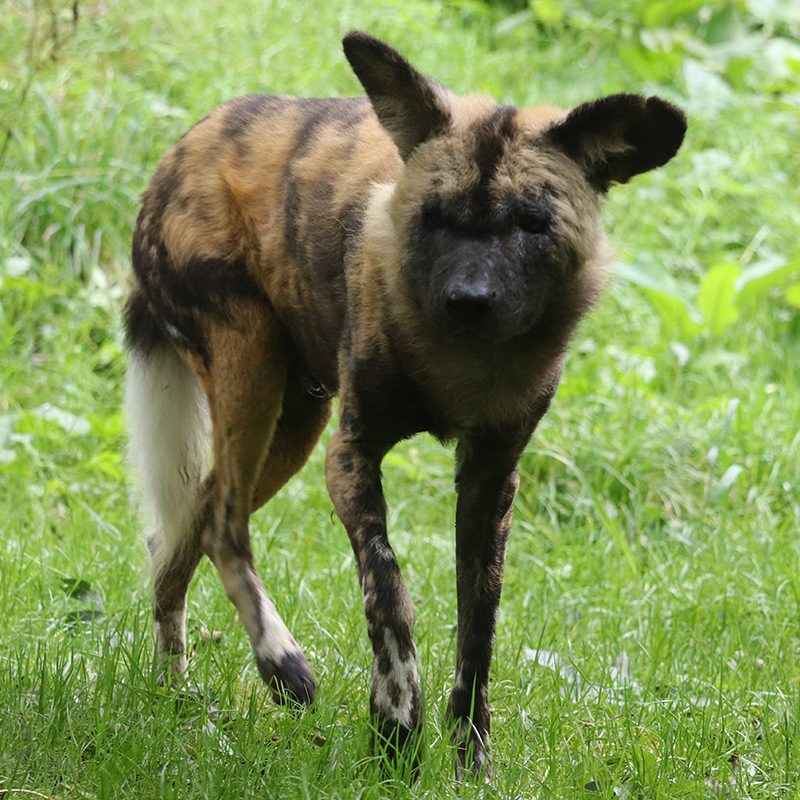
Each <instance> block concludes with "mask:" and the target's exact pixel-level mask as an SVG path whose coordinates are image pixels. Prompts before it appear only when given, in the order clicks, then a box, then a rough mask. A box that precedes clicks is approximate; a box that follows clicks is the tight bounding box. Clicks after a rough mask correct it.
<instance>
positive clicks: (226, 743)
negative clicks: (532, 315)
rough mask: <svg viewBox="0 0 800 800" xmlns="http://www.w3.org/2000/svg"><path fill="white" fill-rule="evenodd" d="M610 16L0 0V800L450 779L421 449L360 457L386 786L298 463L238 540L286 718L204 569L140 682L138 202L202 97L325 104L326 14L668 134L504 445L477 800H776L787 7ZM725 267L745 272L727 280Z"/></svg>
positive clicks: (322, 524)
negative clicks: (185, 626) (523, 439)
mask: <svg viewBox="0 0 800 800" xmlns="http://www.w3.org/2000/svg"><path fill="white" fill-rule="evenodd" d="M66 5H67V4H65V6H66ZM616 5H617V4H611V3H607V4H606V3H603V2H597V3H593V4H582V3H579V2H575V3H561V2H558V1H557V0H548V2H541V3H535V4H534V5H533V6H532V8H533V9H534V11H529V10H527V7H526V6H525V4H524V3H509V4H507V5H503V4H500V3H494V4H484V3H482V2H478V0H460V1H456V0H453V2H422V0H405V1H404V2H401V1H400V0H396V2H386V0H383V1H382V2H378V3H375V4H370V7H369V9H368V8H367V5H366V4H360V3H356V2H353V1H352V0H351V1H350V2H348V0H337V1H336V2H333V3H321V2H320V3H313V4H312V3H309V4H298V3H293V2H282V1H281V0H271V1H269V2H264V3H256V2H243V3H221V2H211V1H210V2H205V3H195V4H192V8H191V9H190V8H189V4H166V3H161V4H158V5H156V4H153V3H150V2H139V3H133V2H129V0H120V2H115V3H109V4H83V3H81V4H80V11H81V16H80V19H79V21H78V24H77V26H76V28H75V29H74V30H73V29H72V25H71V22H70V20H69V18H68V17H69V15H68V14H66V15H65V14H61V13H60V12H58V8H59V6H58V3H52V4H48V3H35V4H34V3H22V2H20V3H14V2H12V3H10V4H8V5H7V7H6V10H5V11H4V19H3V25H2V26H1V27H0V53H2V54H3V55H2V56H0V122H2V127H0V145H1V144H2V141H3V140H4V137H5V136H6V130H8V129H10V130H11V132H12V133H11V135H10V137H9V141H8V145H7V147H6V149H5V151H4V152H3V154H2V160H1V161H0V530H2V537H1V538H0V610H1V611H2V613H0V642H2V647H0V797H8V798H14V799H15V800H16V798H17V797H19V798H24V797H26V796H27V797H33V796H37V795H38V796H45V797H54V798H59V799H61V798H64V799H66V798H89V797H99V798H110V797H113V798H115V800H121V798H127V797H131V798H133V797H136V798H150V797H180V798H187V797H210V798H220V797H222V798H229V797H230V798H235V797H264V796H266V797H275V798H294V797H310V798H317V797H325V798H378V797H385V796H387V795H391V796H397V797H400V798H403V797H428V798H439V797H443V798H447V797H456V796H459V797H473V796H475V797H477V796H478V795H479V788H478V787H470V786H468V787H466V788H465V789H464V790H463V791H462V792H461V794H460V795H459V794H457V793H456V790H455V787H454V785H453V781H452V774H453V772H452V760H453V751H452V748H451V746H450V744H449V741H448V731H447V727H446V723H445V721H444V718H443V712H444V708H445V703H446V698H447V691H448V688H449V684H450V683H451V681H452V678H453V668H454V659H455V647H454V624H455V590H454V582H455V580H454V553H453V543H452V539H453V536H452V526H453V519H454V511H453V491H452V455H451V454H450V453H449V452H447V451H446V450H445V449H443V448H441V447H440V446H438V445H437V444H435V443H434V442H433V441H432V440H430V439H428V438H426V437H419V438H417V439H415V440H414V441H412V442H408V443H406V444H404V445H402V446H401V447H398V448H397V449H396V450H395V451H394V452H393V453H392V454H390V456H389V457H388V458H387V460H386V462H385V468H384V473H385V478H386V492H387V496H388V499H389V503H390V524H391V529H392V530H391V535H392V542H393V544H394V546H395V550H396V551H397V553H398V555H399V558H400V561H401V567H402V568H403V570H404V573H405V575H406V578H407V580H408V582H409V586H410V590H411V593H412V596H413V598H414V601H415V603H416V606H417V611H418V624H417V632H418V646H419V651H420V656H421V660H422V668H423V676H424V684H425V691H426V696H425V710H426V718H427V719H426V756H425V760H424V762H423V765H422V769H421V773H420V776H419V780H418V781H417V782H416V784H414V785H413V786H411V787H408V786H406V785H404V784H403V782H402V781H400V780H394V779H393V778H392V776H388V777H387V776H384V775H382V774H381V772H380V771H379V769H378V768H377V766H376V765H375V763H374V762H373V761H372V760H371V758H370V756H369V746H368V743H369V728H368V721H367V716H368V708H367V706H368V700H367V698H368V668H369V663H370V658H369V645H368V641H367V636H366V631H365V629H364V627H365V626H364V624H363V619H362V611H361V603H360V593H359V591H358V586H357V581H356V575H355V568H354V565H353V563H352V555H351V552H350V547H349V544H348V542H347V537H346V535H345V534H344V532H343V530H342V529H341V528H340V526H339V524H338V522H336V521H335V520H334V519H333V517H332V513H331V512H332V508H331V503H330V501H329V499H328V498H327V495H326V493H325V490H324V480H323V477H322V458H323V448H322V447H320V448H318V450H317V451H316V452H315V454H314V456H313V457H312V460H311V461H310V463H309V464H308V466H307V467H306V469H305V470H304V472H303V473H302V474H301V476H300V477H299V478H298V479H296V480H294V481H293V482H292V483H291V484H290V485H289V486H287V487H286V489H285V490H284V491H283V492H282V493H281V495H280V496H279V497H277V498H276V499H275V500H274V501H273V502H272V503H271V504H270V505H269V506H268V507H267V508H266V509H265V510H264V511H262V512H260V513H259V514H258V515H256V517H255V518H254V523H253V527H254V539H255V547H256V552H257V561H258V565H259V568H260V570H261V573H262V575H263V577H264V579H265V583H266V584H267V586H268V587H269V590H270V592H271V593H272V594H273V596H274V597H275V599H276V602H277V604H278V607H279V609H280V610H281V612H282V614H283V615H284V618H285V619H286V620H287V623H288V624H289V626H290V628H291V629H292V630H293V632H294V634H295V636H296V637H297V639H298V640H299V641H300V642H301V643H302V644H303V646H304V647H305V649H306V652H307V654H308V656H309V658H310V661H311V663H312V666H313V667H314V669H315V673H316V677H317V681H318V685H319V695H318V702H317V704H316V708H315V710H314V711H313V712H310V713H306V714H301V715H293V714H291V713H289V712H287V711H286V710H283V709H281V708H278V707H276V706H274V705H273V704H272V703H271V701H270V700H269V693H268V692H266V691H265V690H264V688H263V687H262V686H261V685H260V683H259V681H258V677H257V672H256V670H255V666H254V663H253V661H252V658H251V656H250V652H249V647H248V645H247V642H246V637H245V635H244V633H243V631H242V629H241V627H240V626H239V625H238V624H236V623H235V620H234V615H233V608H232V606H231V605H230V604H229V602H228V601H227V599H226V597H225V594H224V591H223V589H222V587H221V585H220V583H219V581H218V580H217V579H216V577H215V575H214V574H213V571H212V570H211V569H210V567H209V566H208V565H207V564H204V565H203V566H202V567H201V569H200V570H199V573H198V576H197V578H196V580H195V582H194V583H193V585H192V589H191V594H190V609H189V617H190V641H191V645H192V648H193V652H192V658H191V664H190V669H191V679H192V683H193V686H194V688H195V692H194V694H191V695H190V694H185V695H183V696H181V697H176V696H175V694H173V693H170V692H168V691H165V690H163V689H160V688H158V687H157V685H156V680H155V675H154V669H153V664H152V657H153V654H152V642H151V636H150V624H149V590H148V587H147V580H146V577H145V557H144V550H143V547H142V546H141V542H140V540H139V538H138V522H137V520H136V516H135V512H134V510H133V507H132V504H131V503H130V501H129V498H128V491H129V487H128V482H127V477H126V470H125V467H124V462H123V455H122V454H123V451H124V424H123V419H122V416H121V412H120V388H121V383H122V376H123V373H124V354H123V352H122V350H121V346H120V340H121V337H120V321H119V315H120V308H121V304H122V298H123V296H124V289H125V286H126V285H127V283H128V280H129V278H128V265H127V261H128V255H127V254H128V247H129V244H128V243H129V240H130V234H131V229H132V225H133V221H134V219H135V215H136V212H137V202H138V200H137V197H138V195H139V193H140V192H141V191H142V189H143V188H144V186H145V184H146V181H147V179H148V176H149V175H150V174H151V173H152V170H153V168H154V165H155V163H156V161H157V159H158V156H159V154H160V153H161V152H163V150H164V149H165V148H166V147H167V146H168V145H169V144H170V143H171V142H172V141H173V140H174V139H175V138H177V137H178V136H179V135H180V134H181V133H182V131H183V130H184V129H185V128H186V127H187V126H188V125H189V124H191V122H192V121H194V120H195V119H197V118H199V117H201V116H202V115H203V114H204V113H206V111H208V110H209V109H210V108H211V107H213V106H214V105H215V104H217V103H218V102H220V101H222V100H223V99H225V98H227V97H230V96H232V95H235V94H240V93H243V92H246V91H257V90H262V91H286V92H293V93H297V94H308V95H328V94H355V93H356V92H357V91H358V88H357V85H356V82H355V79H354V78H353V77H352V76H351V75H350V74H349V72H348V70H347V68H346V65H345V62H344V59H343V57H342V55H341V53H340V46H339V44H338V42H339V39H340V37H341V35H342V34H343V33H344V32H345V31H346V30H348V29H350V28H354V27H362V28H364V29H367V30H369V31H371V32H373V33H375V34H377V35H381V36H384V37H386V38H387V39H389V40H390V41H391V42H392V43H394V44H395V45H396V46H398V47H399V48H401V49H402V50H403V51H405V52H406V53H407V54H408V55H409V56H410V57H411V58H412V59H413V60H415V61H416V62H417V63H418V64H419V65H420V66H421V67H422V68H423V69H424V70H426V71H428V72H430V73H432V74H434V75H436V76H437V77H439V78H441V79H442V80H443V81H445V82H446V83H448V84H449V85H450V86H452V88H454V89H455V90H457V91H469V90H472V89H478V90H480V91H488V92H491V93H494V94H496V95H497V96H500V97H502V98H503V99H506V100H509V101H513V102H517V103H534V102H539V101H552V102H557V103H561V104H563V105H569V104H570V103H573V102H577V101H579V100H581V99H586V98H589V97H591V96H594V95H597V94H601V93H603V92H612V91H644V92H654V91H657V92H659V93H661V94H664V95H665V96H667V97H669V98H670V99H672V100H675V101H677V102H679V103H682V104H683V105H684V106H686V107H687V108H688V110H689V112H690V131H689V136H688V139H687V142H686V146H685V149H684V150H683V151H682V153H681V155H680V156H679V158H678V159H676V160H675V161H674V162H673V163H671V164H670V165H669V166H668V167H667V168H665V169H664V170H663V171H660V172H658V173H654V174H652V175H650V176H645V177H643V178H640V179H638V180H637V181H635V182H634V183H633V184H632V185H631V186H629V187H621V188H617V189H614V190H613V191H612V193H611V197H610V200H609V202H608V204H607V207H606V214H605V216H606V219H607V221H608V227H609V229H610V231H611V233H612V237H613V239H614V240H615V242H616V243H617V246H618V252H619V258H620V264H621V266H620V268H619V272H620V274H621V275H623V276H624V279H620V280H618V281H617V282H615V284H614V285H613V286H612V288H611V289H610V291H609V292H608V293H607V295H606V298H605V300H604V302H603V304H602V305H601V307H600V309H598V311H597V312H596V313H595V314H594V315H593V316H592V317H591V318H590V319H589V320H588V321H587V322H586V324H584V325H583V327H582V329H581V331H580V333H579V335H578V337H577V339H576V341H575V343H574V346H573V348H572V353H571V357H570V360H569V363H568V368H567V371H566V374H565V378H564V381H563V384H562V387H561V389H560V391H559V396H558V398H557V400H556V402H555V404H554V408H553V410H552V411H551V413H550V414H549V415H548V416H547V417H546V418H545V420H544V422H543V423H542V425H541V427H540V430H539V431H538V432H537V435H536V437H535V439H534V441H533V442H532V444H531V446H530V448H529V450H528V452H527V453H526V455H525V456H524V459H523V463H522V478H523V481H522V489H521V492H520V496H519V498H518V501H517V503H516V519H515V527H514V530H513V532H512V541H511V545H510V552H509V559H508V570H507V582H506V587H505V590H504V595H503V603H502V607H501V615H500V620H499V626H498V638H497V649H496V657H495V662H494V671H493V678H492V684H491V697H492V705H493V709H494V724H493V731H492V732H493V753H494V762H495V771H496V778H495V781H494V786H493V789H492V790H491V791H485V792H484V794H483V795H482V796H483V797H498V798H534V797H535V798H615V797H624V798H707V797H725V798H746V797H748V798H770V799H772V798H780V797H786V798H791V797H795V796H797V793H798V792H800V668H798V666H797V665H798V663H800V609H799V608H798V606H799V605H800V577H799V576H800V537H798V529H800V483H799V481H798V476H800V433H799V432H798V429H799V428H800V393H799V392H798V390H797V387H798V378H799V377H800V375H798V372H799V367H798V358H797V353H798V347H799V346H800V315H798V311H797V308H796V306H797V304H798V299H797V296H796V295H797V280H798V265H800V250H798V244H797V231H798V229H800V196H799V195H798V189H797V187H798V186H799V185H800V150H798V148H797V130H798V124H799V123H800V109H799V106H798V104H799V103H800V99H799V98H800V85H799V84H798V65H800V56H798V52H800V44H798V25H799V24H800V22H799V21H798V18H797V15H796V14H794V12H793V11H792V7H791V5H792V4H785V5H786V8H785V9H784V10H783V11H780V10H778V9H777V6H775V7H773V6H772V5H770V4H766V3H756V2H752V3H749V4H748V6H747V8H745V6H744V4H740V3H722V2H720V3H712V4H708V5H702V6H701V4H700V3H693V2H687V3H680V4H669V3H664V4H661V3H646V2H643V1H642V2H639V3H633V4H630V5H629V6H628V10H627V11H625V12H624V14H622V15H621V16H620V15H618V14H616V13H614V12H612V10H611V9H613V8H614V7H615V6H616ZM590 6H591V8H592V13H591V14H590V13H589V11H588V10H587V9H588V8H589V7H590ZM50 8H54V9H55V10H56V12H58V13H57V14H56V19H57V27H58V30H59V31H60V34H59V39H58V43H57V44H54V40H53V37H52V29H53V26H52V21H51V16H50V14H49V11H48V9H50ZM793 14H794V16H793ZM720 265H722V266H721V267H720ZM725 265H728V266H725ZM716 267H720V269H717V270H716V271H713V268H716ZM748 270H750V272H748ZM752 270H759V271H760V272H759V274H763V276H765V277H763V278H761V279H760V282H759V281H756V282H752V281H751V282H750V283H749V284H748V285H749V287H750V288H749V289H747V288H746V286H745V283H746V281H745V282H744V283H743V280H742V279H741V278H740V277H737V276H740V275H745V276H749V277H750V278H752V277H753V275H754V274H755V273H754V272H752ZM709 275H712V276H714V277H709ZM77 581H81V583H78V584H77V585H76V582H77ZM203 629H207V630H218V631H221V632H222V639H221V641H220V642H219V643H218V644H213V643H209V642H207V641H206V640H205V638H204V637H203V635H202V630H203Z"/></svg>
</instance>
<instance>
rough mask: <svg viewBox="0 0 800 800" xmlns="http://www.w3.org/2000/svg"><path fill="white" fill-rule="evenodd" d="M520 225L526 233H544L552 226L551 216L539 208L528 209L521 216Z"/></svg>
mask: <svg viewBox="0 0 800 800" xmlns="http://www.w3.org/2000/svg"><path fill="white" fill-rule="evenodd" d="M519 227H520V228H522V230H524V231H525V232H526V233H544V232H545V231H546V230H547V229H548V228H549V227H550V216H549V215H548V214H544V213H542V212H541V211H538V210H533V209H526V210H525V211H524V212H523V213H522V214H520V216H519Z"/></svg>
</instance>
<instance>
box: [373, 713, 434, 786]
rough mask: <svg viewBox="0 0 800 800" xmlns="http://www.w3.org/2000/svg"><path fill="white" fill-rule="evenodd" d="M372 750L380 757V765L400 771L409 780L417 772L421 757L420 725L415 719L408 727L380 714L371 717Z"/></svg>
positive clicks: (392, 770)
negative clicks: (411, 725)
mask: <svg viewBox="0 0 800 800" xmlns="http://www.w3.org/2000/svg"><path fill="white" fill-rule="evenodd" d="M372 752H373V754H374V755H375V756H377V757H378V758H380V759H381V766H382V768H384V769H388V770H390V771H391V772H401V773H404V774H405V775H407V776H408V777H409V778H410V779H411V780H415V779H416V777H417V775H418V773H419V765H420V760H421V758H422V725H421V724H420V722H419V720H415V723H414V725H413V727H408V726H407V725H403V724H402V723H401V722H398V721H397V720H396V719H389V718H388V717H385V716H383V715H382V714H376V715H373V717H372Z"/></svg>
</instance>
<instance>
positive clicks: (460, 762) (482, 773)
mask: <svg viewBox="0 0 800 800" xmlns="http://www.w3.org/2000/svg"><path fill="white" fill-rule="evenodd" d="M456 748H457V753H456V770H455V774H456V784H458V785H459V786H460V785H461V784H462V783H464V782H465V781H470V782H473V783H489V782H490V781H491V779H492V760H491V756H490V753H489V736H488V734H483V736H480V735H478V733H477V732H476V731H474V730H473V731H471V732H470V734H469V735H467V736H466V737H459V739H458V740H457V742H456Z"/></svg>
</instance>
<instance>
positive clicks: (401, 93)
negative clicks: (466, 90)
mask: <svg viewBox="0 0 800 800" xmlns="http://www.w3.org/2000/svg"><path fill="white" fill-rule="evenodd" d="M342 45H343V46H344V54H345V56H347V60H348V61H349V62H350V66H351V67H352V68H353V72H355V74H356V77H357V78H358V80H359V81H361V85H362V86H363V87H364V90H365V91H366V93H367V96H368V97H369V99H370V102H371V103H372V107H373V109H374V110H375V114H376V115H377V117H378V120H379V121H380V123H381V125H383V127H384V128H386V131H387V132H388V133H389V135H390V136H391V137H392V139H394V142H395V144H396V145H397V149H398V150H399V151H400V155H401V156H402V158H403V160H406V159H407V158H408V157H409V156H410V155H411V152H412V151H413V150H414V148H415V147H416V146H417V145H418V144H420V143H421V142H424V141H425V140H426V139H429V138H431V137H432V136H435V135H436V134H437V133H441V132H442V131H444V130H445V129H446V128H447V126H448V125H449V123H450V112H449V94H450V93H449V92H448V90H447V89H445V87H444V86H442V85H441V84H440V83H437V82H436V81H434V80H432V79H431V78H428V77H427V76H425V75H423V74H422V73H420V72H417V70H416V69H414V67H412V66H411V64H409V63H408V61H406V59H404V58H403V56H401V55H400V53H398V52H397V51H396V50H393V49H392V48H391V47H389V45H387V44H384V43H383V42H382V41H380V40H379V39H375V38H374V37H372V36H368V35H367V34H366V33H361V32H360V31H352V32H351V33H348V34H347V36H345V37H344V39H343V40H342Z"/></svg>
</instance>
